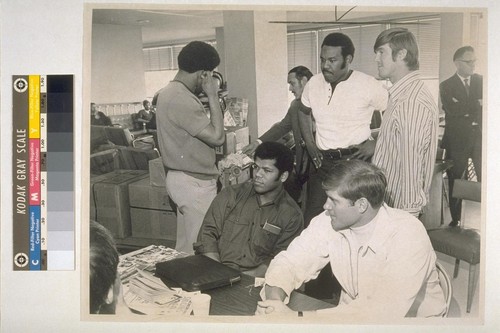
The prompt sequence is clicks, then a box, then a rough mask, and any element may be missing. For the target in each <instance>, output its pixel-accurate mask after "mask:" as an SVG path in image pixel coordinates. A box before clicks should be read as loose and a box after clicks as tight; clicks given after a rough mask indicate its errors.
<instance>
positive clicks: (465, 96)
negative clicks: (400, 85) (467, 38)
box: [439, 46, 483, 226]
mask: <svg viewBox="0 0 500 333" xmlns="http://www.w3.org/2000/svg"><path fill="white" fill-rule="evenodd" d="M453 62H454V63H455V66H456V67H457V72H456V74H455V75H453V76H452V77H450V78H449V79H447V80H446V81H443V82H441V84H440V85H439V91H440V95H441V103H442V104H443V110H444V111H445V130H444V136H443V141H442V148H445V149H446V155H447V158H448V159H451V160H453V167H452V168H450V169H449V170H448V172H447V173H448V181H449V189H450V213H451V218H452V221H451V223H450V226H457V225H459V223H460V218H461V216H460V215H461V210H462V202H461V200H458V199H454V198H453V197H452V194H453V182H454V180H455V179H460V178H462V176H463V174H464V172H466V169H467V163H468V159H469V158H471V159H472V162H473V163H474V169H475V171H476V175H477V179H478V181H481V134H482V130H481V121H482V106H483V77H482V76H481V75H478V74H474V67H475V62H476V57H475V54H474V49H473V48H472V47H471V46H463V47H461V48H459V49H458V50H457V51H456V52H455V54H454V55H453Z"/></svg>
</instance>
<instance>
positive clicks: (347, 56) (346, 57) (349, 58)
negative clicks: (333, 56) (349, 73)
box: [345, 54, 352, 64]
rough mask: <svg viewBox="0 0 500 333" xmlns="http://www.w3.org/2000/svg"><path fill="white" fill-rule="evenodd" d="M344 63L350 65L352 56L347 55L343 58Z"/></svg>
mask: <svg viewBox="0 0 500 333" xmlns="http://www.w3.org/2000/svg"><path fill="white" fill-rule="evenodd" d="M345 61H346V62H347V63H348V64H350V63H351V62H352V55H350V54H348V55H346V56H345Z"/></svg>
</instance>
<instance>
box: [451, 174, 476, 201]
mask: <svg viewBox="0 0 500 333" xmlns="http://www.w3.org/2000/svg"><path fill="white" fill-rule="evenodd" d="M453 197H454V198H457V199H462V200H470V201H475V202H481V183H480V182H473V181H470V180H464V179H455V180H454V182H453Z"/></svg>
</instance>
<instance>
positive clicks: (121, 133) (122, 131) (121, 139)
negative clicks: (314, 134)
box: [106, 127, 133, 147]
mask: <svg viewBox="0 0 500 333" xmlns="http://www.w3.org/2000/svg"><path fill="white" fill-rule="evenodd" d="M106 135H107V137H108V140H109V141H111V142H113V143H114V144H115V145H118V146H125V147H128V146H131V145H132V140H133V136H132V134H131V133H130V131H129V129H128V128H123V127H106Z"/></svg>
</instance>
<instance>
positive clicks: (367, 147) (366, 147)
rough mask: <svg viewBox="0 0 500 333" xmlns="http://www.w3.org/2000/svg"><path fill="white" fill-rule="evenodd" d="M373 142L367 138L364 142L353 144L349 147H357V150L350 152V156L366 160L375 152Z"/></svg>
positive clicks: (374, 142)
mask: <svg viewBox="0 0 500 333" xmlns="http://www.w3.org/2000/svg"><path fill="white" fill-rule="evenodd" d="M375 144H376V141H374V140H367V141H366V142H365V143H362V144H359V145H354V146H352V147H350V148H358V151H357V152H355V153H354V154H352V158H358V159H360V160H364V161H368V160H369V159H370V158H372V156H373V153H374V152H375Z"/></svg>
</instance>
